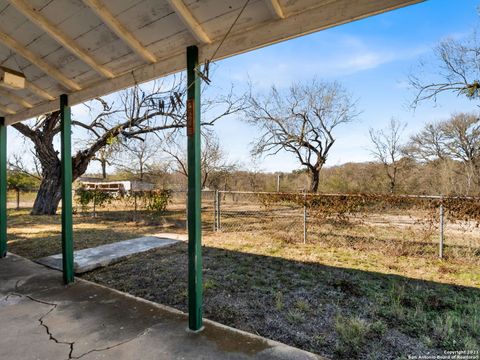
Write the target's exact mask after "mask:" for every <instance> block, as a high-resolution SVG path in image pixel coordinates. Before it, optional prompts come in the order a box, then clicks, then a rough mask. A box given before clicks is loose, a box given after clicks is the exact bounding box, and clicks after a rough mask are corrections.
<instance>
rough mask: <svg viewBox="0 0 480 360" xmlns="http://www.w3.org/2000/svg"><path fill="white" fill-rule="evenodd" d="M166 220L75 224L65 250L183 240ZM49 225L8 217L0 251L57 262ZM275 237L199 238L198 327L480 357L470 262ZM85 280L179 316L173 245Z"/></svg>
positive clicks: (340, 354)
mask: <svg viewBox="0 0 480 360" xmlns="http://www.w3.org/2000/svg"><path fill="white" fill-rule="evenodd" d="M176 215H178V214H175V213H168V214H167V216H165V217H152V216H150V215H147V214H145V213H142V214H140V216H139V217H138V219H137V220H138V222H133V221H131V218H132V215H131V214H130V213H126V212H117V213H108V214H102V213H100V214H99V215H98V218H92V217H91V216H81V215H77V216H76V217H75V219H74V222H75V247H76V248H77V249H80V248H85V247H90V246H96V245H99V244H103V243H108V242H113V241H119V240H123V239H127V238H133V237H135V236H138V235H144V234H151V233H158V232H162V231H168V232H172V231H175V229H176V230H177V231H182V230H183V228H184V223H181V222H179V221H176V220H175V217H176ZM59 222H60V218H59V217H58V216H57V217H42V218H39V217H31V216H29V215H28V214H27V213H26V212H25V211H21V212H12V213H11V216H10V217H9V226H10V228H9V233H10V237H9V240H10V248H9V250H10V251H12V252H14V253H17V254H19V255H23V256H26V257H30V258H38V257H41V256H45V255H48V254H53V253H58V252H59V251H60V241H59V231H60V227H59ZM208 228H209V227H207V228H206V229H205V230H207V229H208ZM386 231H387V230H385V229H383V230H382V234H384V236H386V235H385V232H386ZM280 235H281V234H278V233H277V234H276V233H266V232H263V233H261V232H259V233H249V232H244V233H236V232H235V233H215V234H214V233H208V232H206V233H205V237H204V248H203V254H204V290H205V305H204V312H205V317H208V318H210V319H212V320H217V321H219V322H221V323H223V324H226V325H230V326H234V327H236V328H239V329H243V330H246V331H250V332H253V333H257V334H260V335H262V336H265V337H268V338H271V339H275V340H278V341H281V342H284V343H287V344H290V345H293V346H297V347H300V348H303V349H306V350H309V351H313V352H315V353H318V354H321V355H325V356H327V357H332V358H339V359H356V358H358V359H406V358H407V357H408V355H421V354H426V353H427V352H428V351H430V352H433V353H438V354H441V353H443V351H444V350H467V349H470V350H480V266H479V264H478V262H477V261H470V260H469V261H462V260H461V259H460V258H458V257H455V258H452V259H448V258H447V259H446V260H443V261H441V260H438V259H436V258H435V257H434V256H422V255H424V254H420V253H416V252H415V251H403V252H397V250H396V249H397V248H396V247H395V252H392V251H393V250H388V249H385V248H382V247H381V246H379V244H380V243H378V244H376V245H375V246H370V247H366V246H364V245H362V246H361V247H358V246H356V245H355V244H356V243H355V242H354V241H353V240H352V238H353V239H355V238H356V237H358V236H360V235H359V234H358V233H357V234H355V236H353V235H349V234H348V231H347V229H346V228H339V229H335V228H334V227H331V228H328V232H326V233H323V234H322V236H321V241H320V240H319V239H317V240H316V239H310V241H309V242H310V243H308V244H302V243H299V242H298V241H297V242H293V241H291V240H289V239H288V238H286V237H285V236H280ZM364 235H365V236H367V235H368V234H364ZM370 235H371V234H370ZM328 236H330V237H328ZM349 236H350V237H349ZM84 277H85V278H86V279H89V280H93V281H95V282H99V283H102V284H104V285H107V286H110V287H113V288H116V289H119V290H121V291H126V292H129V293H132V294H135V295H137V296H141V297H143V298H146V299H149V300H153V301H157V302H159V303H162V304H166V305H170V306H173V307H176V308H178V309H181V310H183V311H186V309H187V293H186V285H187V283H186V281H187V247H186V244H184V243H181V244H178V245H175V246H172V247H169V248H164V249H158V250H153V251H150V252H148V253H143V254H138V255H135V256H133V257H131V258H129V259H127V260H125V261H123V262H120V263H118V264H115V265H112V266H109V267H107V268H104V269H100V270H96V271H93V272H90V273H88V274H85V275H84Z"/></svg>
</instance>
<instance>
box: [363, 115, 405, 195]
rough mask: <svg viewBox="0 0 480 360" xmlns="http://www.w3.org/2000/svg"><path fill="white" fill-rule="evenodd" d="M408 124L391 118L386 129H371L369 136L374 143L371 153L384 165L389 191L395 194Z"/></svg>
mask: <svg viewBox="0 0 480 360" xmlns="http://www.w3.org/2000/svg"><path fill="white" fill-rule="evenodd" d="M406 126H407V124H405V123H402V122H401V121H399V120H397V119H395V118H391V119H390V123H389V124H388V126H387V127H386V128H385V129H382V130H374V129H373V128H370V130H369V135H370V141H371V142H372V149H371V153H372V155H373V156H374V158H375V159H376V160H377V161H378V162H380V163H381V164H382V165H383V168H384V169H385V174H386V175H387V177H388V180H389V191H390V192H391V193H392V194H393V193H394V192H395V190H396V186H397V175H398V171H399V170H400V168H401V166H400V164H401V162H400V160H401V158H402V143H401V141H402V135H403V132H404V130H405V128H406Z"/></svg>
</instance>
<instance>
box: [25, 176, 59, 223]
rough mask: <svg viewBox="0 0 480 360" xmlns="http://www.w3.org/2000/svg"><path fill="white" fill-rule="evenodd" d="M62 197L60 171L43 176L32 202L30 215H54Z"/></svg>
mask: <svg viewBox="0 0 480 360" xmlns="http://www.w3.org/2000/svg"><path fill="white" fill-rule="evenodd" d="M61 199H62V189H61V178H60V171H59V172H58V174H51V175H49V177H44V178H43V179H42V182H41V183H40V188H39V189H38V193H37V197H36V198H35V202H34V204H33V209H32V212H31V213H32V215H55V214H56V212H57V208H58V205H59V203H60V200H61Z"/></svg>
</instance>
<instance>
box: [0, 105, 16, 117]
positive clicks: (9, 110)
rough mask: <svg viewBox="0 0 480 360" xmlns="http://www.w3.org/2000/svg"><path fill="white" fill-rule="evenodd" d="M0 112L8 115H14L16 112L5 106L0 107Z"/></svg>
mask: <svg viewBox="0 0 480 360" xmlns="http://www.w3.org/2000/svg"><path fill="white" fill-rule="evenodd" d="M0 112H2V113H4V114H8V115H15V114H16V112H15V111H13V110H12V109H9V108H8V107H6V106H3V105H0Z"/></svg>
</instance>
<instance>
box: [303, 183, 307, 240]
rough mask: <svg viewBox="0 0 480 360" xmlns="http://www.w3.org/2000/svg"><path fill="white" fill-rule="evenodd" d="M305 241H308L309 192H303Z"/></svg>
mask: <svg viewBox="0 0 480 360" xmlns="http://www.w3.org/2000/svg"><path fill="white" fill-rule="evenodd" d="M303 243H304V244H306V243H307V192H306V191H304V192H303Z"/></svg>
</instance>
